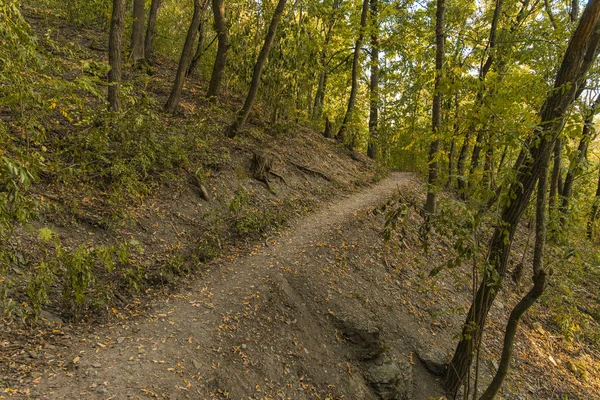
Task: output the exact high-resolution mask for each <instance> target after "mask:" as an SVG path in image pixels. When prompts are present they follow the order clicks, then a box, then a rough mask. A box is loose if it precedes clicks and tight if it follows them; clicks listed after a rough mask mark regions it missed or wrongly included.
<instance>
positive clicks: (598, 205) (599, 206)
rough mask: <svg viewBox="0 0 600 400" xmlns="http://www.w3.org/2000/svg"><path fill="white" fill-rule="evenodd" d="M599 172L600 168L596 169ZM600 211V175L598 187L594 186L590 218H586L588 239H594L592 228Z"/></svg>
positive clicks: (599, 176)
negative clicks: (594, 194) (594, 192)
mask: <svg viewBox="0 0 600 400" xmlns="http://www.w3.org/2000/svg"><path fill="white" fill-rule="evenodd" d="M598 171H600V168H599V169H598ZM599 210H600V175H598V185H597V186H596V196H595V197H594V204H592V210H591V211H590V217H589V218H588V226H587V237H588V239H590V240H591V239H593V238H594V226H595V225H596V217H597V216H598V211H599Z"/></svg>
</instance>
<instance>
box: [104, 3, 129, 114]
mask: <svg viewBox="0 0 600 400" xmlns="http://www.w3.org/2000/svg"><path fill="white" fill-rule="evenodd" d="M124 30H125V0H113V10H112V17H111V20H110V34H109V38H108V64H109V65H110V71H108V104H109V106H110V109H111V110H112V111H119V109H120V108H121V97H120V95H121V79H122V73H121V67H122V64H123V59H122V57H123V56H122V53H123V49H122V48H123V31H124Z"/></svg>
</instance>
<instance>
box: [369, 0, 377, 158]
mask: <svg viewBox="0 0 600 400" xmlns="http://www.w3.org/2000/svg"><path fill="white" fill-rule="evenodd" d="M377 2H378V0H371V22H372V25H373V26H372V28H371V29H372V30H373V31H372V32H373V33H372V34H371V87H370V90H371V96H370V101H371V102H370V105H369V144H368V146H367V156H369V157H370V158H371V159H373V160H377V159H378V158H379V131H378V117H379V103H380V101H379V22H378V20H377V9H378V4H377Z"/></svg>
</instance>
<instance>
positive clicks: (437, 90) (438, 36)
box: [425, 0, 446, 214]
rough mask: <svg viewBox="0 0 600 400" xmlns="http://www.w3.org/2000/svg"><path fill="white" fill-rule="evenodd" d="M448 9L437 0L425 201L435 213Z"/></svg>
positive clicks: (426, 210)
mask: <svg viewBox="0 0 600 400" xmlns="http://www.w3.org/2000/svg"><path fill="white" fill-rule="evenodd" d="M445 9H446V3H445V0H437V8H436V13H435V84H434V89H433V92H434V95H433V107H432V110H431V130H432V137H433V140H432V141H431V145H430V147H429V159H428V164H429V178H428V180H427V200H426V202H425V212H426V213H428V214H435V208H436V207H435V206H436V200H437V195H436V192H437V188H436V185H437V183H438V182H437V180H438V173H439V165H438V161H437V155H438V151H439V147H440V138H439V134H440V131H441V129H442V93H441V83H442V79H443V78H444V52H445V48H444V47H445V46H444V45H445V39H446V37H445V34H444V31H445V21H444V16H445V15H444V14H445Z"/></svg>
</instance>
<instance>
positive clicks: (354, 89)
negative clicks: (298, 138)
mask: <svg viewBox="0 0 600 400" xmlns="http://www.w3.org/2000/svg"><path fill="white" fill-rule="evenodd" d="M368 12H369V0H363V5H362V12H361V14H360V29H359V33H358V39H357V40H356V45H355V46H354V59H353V61H352V84H351V87H350V98H349V99H348V108H347V109H346V114H345V115H344V120H343V121H342V125H341V126H340V130H339V131H338V133H337V136H336V138H337V140H339V141H340V142H342V143H343V142H344V141H345V140H346V135H347V133H348V129H349V125H350V123H351V121H352V113H353V112H354V106H355V105H356V94H357V93H358V74H359V71H358V70H359V68H360V52H361V51H362V45H363V40H364V37H365V27H366V26H367V14H368Z"/></svg>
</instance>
